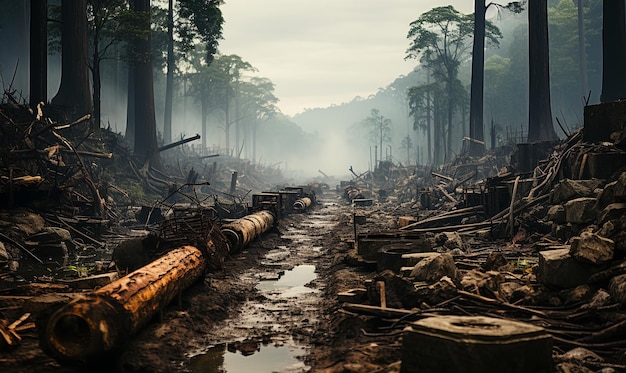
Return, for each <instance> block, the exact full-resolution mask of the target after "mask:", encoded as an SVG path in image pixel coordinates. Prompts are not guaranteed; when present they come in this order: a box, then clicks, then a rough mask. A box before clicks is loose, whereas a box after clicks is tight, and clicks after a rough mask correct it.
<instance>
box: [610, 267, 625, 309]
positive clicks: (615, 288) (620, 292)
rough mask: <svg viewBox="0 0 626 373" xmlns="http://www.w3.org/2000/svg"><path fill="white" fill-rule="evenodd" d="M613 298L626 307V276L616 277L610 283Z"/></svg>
mask: <svg viewBox="0 0 626 373" xmlns="http://www.w3.org/2000/svg"><path fill="white" fill-rule="evenodd" d="M609 293H610V294H611V298H613V299H614V300H616V301H618V302H619V303H621V304H622V305H626V274H623V275H619V276H615V277H613V278H612V279H611V282H610V283H609Z"/></svg>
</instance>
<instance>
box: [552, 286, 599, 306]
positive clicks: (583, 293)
mask: <svg viewBox="0 0 626 373" xmlns="http://www.w3.org/2000/svg"><path fill="white" fill-rule="evenodd" d="M593 294H594V290H593V288H592V287H591V286H589V285H587V284H584V285H580V286H576V287H575V288H573V289H566V290H563V291H561V292H560V293H559V296H560V297H561V298H562V299H563V303H564V304H566V305H567V304H575V303H579V302H583V301H586V300H588V299H590V298H591V297H592V296H593Z"/></svg>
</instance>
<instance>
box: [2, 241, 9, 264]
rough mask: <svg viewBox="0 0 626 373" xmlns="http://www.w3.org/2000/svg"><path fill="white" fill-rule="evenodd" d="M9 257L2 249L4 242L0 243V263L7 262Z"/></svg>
mask: <svg viewBox="0 0 626 373" xmlns="http://www.w3.org/2000/svg"><path fill="white" fill-rule="evenodd" d="M10 258H11V256H10V255H9V253H8V251H7V249H6V248H5V247H4V242H0V262H8V261H9V259H10Z"/></svg>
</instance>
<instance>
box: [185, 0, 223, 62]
mask: <svg viewBox="0 0 626 373" xmlns="http://www.w3.org/2000/svg"><path fill="white" fill-rule="evenodd" d="M223 3H224V2H223V1H222V0H180V1H179V2H178V16H179V18H178V28H177V30H178V35H179V37H180V39H181V51H182V52H183V53H186V52H188V51H189V50H191V49H193V48H194V46H193V45H194V43H193V42H194V39H196V38H199V39H200V40H202V42H203V43H204V44H205V51H206V56H205V58H206V61H207V63H209V64H210V63H211V62H212V61H213V58H214V56H215V54H217V47H218V44H219V40H220V39H222V25H223V24H224V17H223V16H222V11H221V10H220V8H219V6H220V5H222V4H223Z"/></svg>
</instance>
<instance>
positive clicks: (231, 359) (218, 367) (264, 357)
mask: <svg viewBox="0 0 626 373" xmlns="http://www.w3.org/2000/svg"><path fill="white" fill-rule="evenodd" d="M229 350H230V349H229V348H228V345H226V344H222V345H218V346H215V347H212V348H210V349H209V350H208V351H207V352H206V353H204V354H202V355H198V356H194V357H193V358H192V359H191V361H190V362H189V369H190V370H191V372H193V373H249V372H257V373H272V372H281V373H287V372H289V373H295V372H307V371H308V370H309V369H310V368H309V367H307V366H306V365H305V364H304V363H303V362H301V361H298V359H297V358H298V357H301V356H304V355H305V354H306V351H305V349H304V348H303V347H298V346H294V345H292V344H289V345H283V346H280V347H275V346H261V348H260V349H259V350H258V351H257V352H256V353H254V354H252V355H248V356H244V355H243V354H242V353H237V352H230V351H229Z"/></svg>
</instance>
